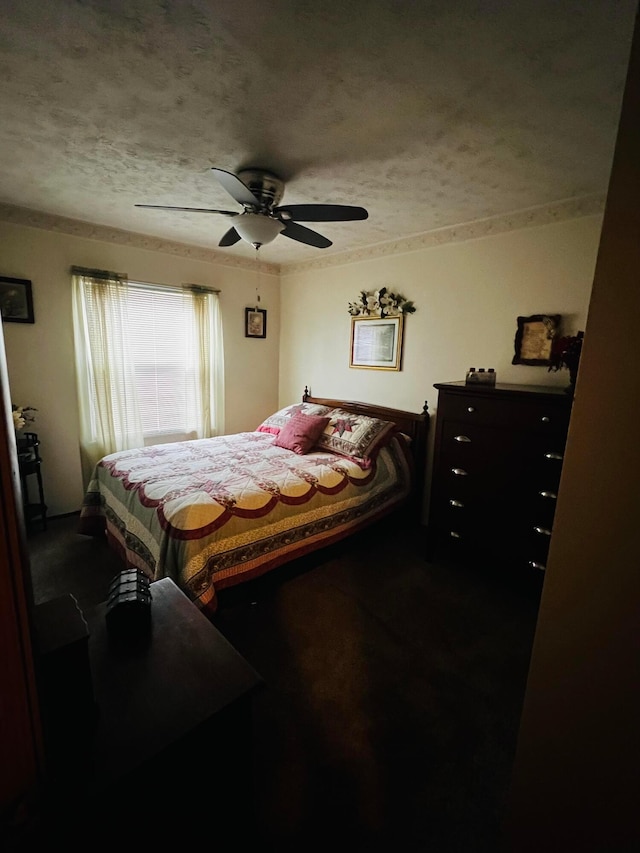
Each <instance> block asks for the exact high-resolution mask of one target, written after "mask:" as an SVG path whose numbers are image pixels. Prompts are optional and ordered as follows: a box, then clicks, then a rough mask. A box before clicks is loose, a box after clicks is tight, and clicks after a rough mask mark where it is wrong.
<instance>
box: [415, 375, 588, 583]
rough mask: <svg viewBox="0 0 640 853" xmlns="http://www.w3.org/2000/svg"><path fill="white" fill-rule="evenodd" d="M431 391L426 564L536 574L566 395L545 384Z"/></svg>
mask: <svg viewBox="0 0 640 853" xmlns="http://www.w3.org/2000/svg"><path fill="white" fill-rule="evenodd" d="M434 387H435V388H436V389H437V390H438V406H437V414H436V431H435V446H434V461H433V473H432V486H431V496H430V507H429V524H428V545H427V557H428V559H429V560H433V559H441V558H442V559H445V560H451V559H453V560H455V561H465V562H466V563H470V564H472V565H473V564H477V565H478V566H480V567H481V566H483V565H484V566H487V567H489V566H492V567H496V568H505V569H507V570H509V571H514V572H518V571H521V572H523V573H524V572H528V573H532V572H537V571H544V569H545V568H546V561H547V555H548V552H549V543H550V541H551V535H552V532H553V519H554V515H555V508H556V499H557V494H558V486H559V483H560V474H561V471H562V460H563V455H564V448H565V443H566V439H567V431H568V427H569V418H570V415H571V402H572V401H571V398H570V397H569V395H568V394H566V393H565V391H564V388H556V387H553V386H538V385H534V386H532V385H509V384H500V383H498V384H496V385H495V386H494V387H491V386H486V387H482V386H478V385H473V386H469V385H465V383H464V382H443V383H437V384H436V385H435V386H434Z"/></svg>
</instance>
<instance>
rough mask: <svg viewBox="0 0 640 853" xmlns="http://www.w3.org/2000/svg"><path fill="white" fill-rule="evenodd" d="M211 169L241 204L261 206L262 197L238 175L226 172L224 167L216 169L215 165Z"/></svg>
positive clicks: (232, 196)
mask: <svg viewBox="0 0 640 853" xmlns="http://www.w3.org/2000/svg"><path fill="white" fill-rule="evenodd" d="M211 171H212V172H213V174H214V175H215V176H216V178H217V179H218V180H219V181H220V183H221V184H222V186H223V187H224V189H225V190H226V191H227V192H228V193H229V195H230V196H231V198H234V199H235V200H236V201H237V202H238V203H239V204H242V205H248V206H249V207H260V206H261V204H260V199H259V198H257V197H256V196H255V195H254V194H253V193H252V192H251V190H250V189H249V187H248V186H247V185H246V184H243V183H242V181H241V180H240V178H239V177H238V176H237V175H234V174H233V173H232V172H225V170H224V169H216V168H215V167H212V169H211Z"/></svg>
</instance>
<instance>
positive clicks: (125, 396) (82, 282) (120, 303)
mask: <svg viewBox="0 0 640 853" xmlns="http://www.w3.org/2000/svg"><path fill="white" fill-rule="evenodd" d="M72 272H73V276H72V278H73V328H74V340H75V357H76V382H77V387H78V404H79V408H80V457H81V462H82V476H83V479H84V484H85V488H86V486H87V485H88V483H89V480H90V479H91V475H92V473H93V469H94V468H95V466H96V463H97V462H98V460H99V459H101V458H102V457H103V456H106V455H107V454H108V453H115V451H117V450H127V449H130V448H133V447H141V446H142V445H143V444H144V436H143V434H142V426H141V423H140V416H139V413H138V405H137V395H136V387H135V375H134V371H133V360H132V358H131V355H130V353H129V346H128V334H127V328H128V324H127V287H128V283H127V279H126V276H120V275H118V274H117V273H108V272H101V271H98V270H92V271H89V270H86V271H84V270H80V269H78V268H75V269H74V270H73V271H72Z"/></svg>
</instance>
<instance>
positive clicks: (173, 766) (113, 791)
mask: <svg viewBox="0 0 640 853" xmlns="http://www.w3.org/2000/svg"><path fill="white" fill-rule="evenodd" d="M151 592H152V602H151V630H150V632H149V634H148V636H147V637H142V638H141V639H139V640H137V641H136V640H132V641H131V642H114V641H113V636H112V635H111V634H110V633H109V631H108V629H107V623H106V620H105V613H106V603H103V604H100V605H98V606H97V607H95V608H92V609H91V610H89V611H87V612H86V613H84V614H83V615H84V618H85V620H86V623H87V626H88V633H89V637H88V656H89V663H90V671H91V681H92V688H93V696H94V699H95V714H94V715H93V717H94V718H93V720H92V721H91V723H90V725H89V726H88V732H87V734H86V736H85V735H84V734H83V733H82V732H80V733H78V731H77V726H76V725H75V722H76V721H77V718H76V719H75V720H74V714H71V715H70V717H69V720H70V723H69V725H67V731H66V736H68V737H69V750H68V751H66V750H65V745H64V735H65V725H64V723H63V722H62V721H61V720H60V719H59V717H61V716H62V715H61V714H58V723H60V725H58V726H57V731H58V733H59V735H60V737H59V738H58V743H57V745H56V746H57V748H56V749H54V753H55V757H54V765H55V766H56V767H57V772H58V777H59V778H58V781H59V783H60V785H61V786H62V787H61V788H60V790H62V791H67V792H68V794H67V795H65V805H66V806H68V805H69V801H70V800H71V801H72V803H73V808H74V811H79V812H81V814H82V823H83V825H84V826H85V827H86V826H87V825H88V824H89V825H91V827H92V829H95V830H96V831H98V832H99V834H100V835H107V836H109V837H111V838H114V839H115V838H118V837H121V838H122V840H126V839H127V838H129V839H131V838H132V833H133V834H135V837H136V838H137V839H138V840H140V839H141V838H147V837H149V838H150V837H151V836H152V835H153V838H154V839H157V838H158V837H162V836H163V835H164V834H165V833H167V832H169V831H172V830H173V831H180V833H181V834H183V833H184V837H190V838H199V837H202V838H205V837H206V835H207V833H206V831H205V828H206V826H207V825H208V823H209V821H210V820H212V818H213V815H214V813H215V814H216V816H217V817H216V821H214V822H218V821H219V820H220V819H221V818H222V815H224V816H225V820H227V821H230V820H232V819H233V818H234V817H235V819H240V820H241V821H242V822H243V823H244V824H245V826H246V827H247V828H249V827H250V820H251V813H250V811H251V805H252V791H253V775H252V748H253V741H252V714H251V704H252V697H253V694H254V692H255V690H256V689H257V688H258V687H260V686H261V685H262V684H263V682H262V679H261V677H260V676H259V675H258V674H257V673H256V672H255V670H254V669H253V668H252V667H251V666H250V665H249V664H248V663H247V661H245V660H244V658H243V657H242V656H241V655H240V654H239V653H238V652H237V651H236V649H234V648H233V646H232V645H231V644H230V643H229V642H228V641H227V640H226V639H225V638H224V637H223V636H222V634H220V632H219V631H218V630H217V629H216V628H215V627H214V626H213V625H212V624H211V622H210V621H209V620H208V619H207V618H206V617H205V616H204V615H203V614H202V613H201V612H200V611H199V610H198V609H197V608H196V607H195V606H194V605H193V604H192V603H191V602H190V601H189V600H188V599H187V597H186V596H185V595H184V593H182V592H181V591H180V590H179V589H178V588H177V586H176V585H175V584H174V583H173V581H171V580H169V579H164V580H160V581H157V582H155V583H153V584H152V585H151ZM55 716H56V715H55V714H54V717H55ZM70 728H74V729H75V731H74V733H72V732H70V731H69V729H70ZM72 741H74V742H75V744H76V745H77V746H78V748H77V754H76V755H75V756H74V754H73V747H72ZM65 751H66V754H67V759H68V760H65ZM70 777H72V778H70ZM77 807H79V809H78V808H77ZM76 817H77V814H76V816H75V817H74V820H75V819H76ZM152 818H153V819H152ZM234 822H235V821H234ZM152 825H153V833H152V832H151V827H152ZM120 833H122V835H120ZM154 833H155V834H154ZM201 833H202V835H201Z"/></svg>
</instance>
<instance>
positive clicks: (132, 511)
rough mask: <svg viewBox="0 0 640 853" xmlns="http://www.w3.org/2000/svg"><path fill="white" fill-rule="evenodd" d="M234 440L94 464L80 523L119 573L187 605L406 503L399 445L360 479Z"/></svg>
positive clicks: (333, 462)
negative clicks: (98, 538)
mask: <svg viewBox="0 0 640 853" xmlns="http://www.w3.org/2000/svg"><path fill="white" fill-rule="evenodd" d="M273 440H274V436H273V435H270V434H269V433H263V432H246V433H238V434H235V435H227V436H218V437H216V438H208V439H199V440H196V441H186V442H180V443H176V444H161V445H156V446H154V447H146V448H142V449H139V450H128V451H122V452H120V453H113V454H111V455H109V456H105V457H104V459H102V460H101V461H100V462H99V463H98V465H97V466H96V469H95V471H94V474H93V478H92V481H91V483H90V484H89V487H88V489H87V493H86V495H85V499H84V503H83V506H82V510H81V513H80V528H79V530H80V532H81V533H86V534H89V535H101V534H104V531H105V530H106V533H107V536H108V539H109V542H110V544H111V545H112V546H113V547H114V548H115V549H116V550H117V551H118V552H119V553H120V555H121V556H122V558H123V560H124V561H125V563H126V565H127V566H135V567H137V568H139V569H141V570H142V571H144V572H145V574H146V575H148V576H149V577H150V578H152V579H153V580H158V579H160V578H163V577H167V576H168V577H171V578H172V579H173V580H174V581H175V583H176V584H177V585H178V586H179V587H180V589H182V590H183V592H185V593H186V595H187V596H188V597H189V598H190V599H191V600H192V601H193V602H194V603H195V604H197V605H198V606H199V607H201V608H205V607H206V608H207V609H209V610H211V611H213V610H215V608H216V603H217V602H216V589H221V588H223V587H226V586H232V585H234V584H237V583H240V582H241V581H245V580H249V579H251V578H254V577H257V576H258V575H261V574H263V573H264V572H266V571H267V570H269V569H271V568H274V567H276V566H278V565H281V564H282V563H285V562H288V561H289V560H291V559H293V558H295V557H298V556H301V555H302V554H305V553H308V552H310V551H313V550H315V549H317V548H319V547H322V546H324V545H327V544H329V542H333V541H335V540H337V539H340V538H342V537H344V536H346V535H348V534H349V533H352V532H354V531H355V530H357V529H359V528H360V527H362V526H364V525H366V524H368V523H370V522H371V521H373V520H375V519H376V518H378V517H380V516H381V515H384V514H386V513H387V512H389V511H390V510H391V509H393V508H395V507H396V506H397V505H398V504H399V503H401V502H402V501H403V500H404V499H405V498H406V497H407V495H408V492H409V485H410V483H409V478H410V473H409V471H410V468H409V461H408V458H407V450H406V446H405V445H404V442H403V441H402V438H401V437H398V436H396V437H394V438H393V439H392V440H391V442H390V443H389V444H388V445H387V446H385V447H383V448H382V449H381V450H380V453H379V454H378V457H377V460H376V463H375V464H374V465H373V466H372V467H371V468H369V469H367V470H366V471H365V470H362V468H360V467H359V466H358V465H356V464H355V463H354V462H351V461H349V460H348V459H345V458H343V457H340V456H337V455H336V454H333V453H329V452H315V451H314V452H312V453H308V454H306V455H304V456H302V455H298V454H296V453H293V452H291V451H290V450H285V449H284V448H280V447H274V446H273Z"/></svg>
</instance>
